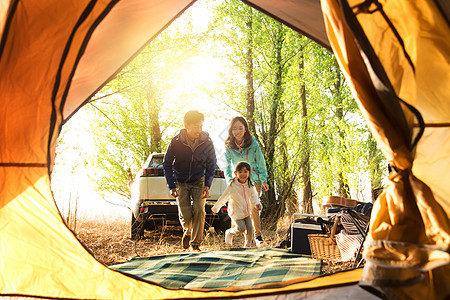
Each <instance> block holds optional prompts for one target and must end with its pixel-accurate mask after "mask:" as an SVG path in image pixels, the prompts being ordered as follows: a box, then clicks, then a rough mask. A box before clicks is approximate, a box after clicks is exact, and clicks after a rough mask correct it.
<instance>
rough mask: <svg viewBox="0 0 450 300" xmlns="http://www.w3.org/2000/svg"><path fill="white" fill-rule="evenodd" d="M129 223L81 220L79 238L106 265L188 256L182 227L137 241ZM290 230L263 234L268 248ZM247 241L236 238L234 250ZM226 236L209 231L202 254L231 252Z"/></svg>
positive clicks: (118, 219) (150, 233)
mask: <svg viewBox="0 0 450 300" xmlns="http://www.w3.org/2000/svg"><path fill="white" fill-rule="evenodd" d="M129 222H130V221H129V220H126V219H124V218H123V217H104V218H103V219H98V218H97V219H90V218H85V217H81V218H79V219H78V223H77V228H76V235H77V237H78V239H79V240H80V241H81V242H82V243H83V244H84V245H85V246H86V247H87V248H88V249H89V250H90V251H91V252H92V253H93V255H94V256H95V258H96V259H97V260H98V261H100V262H101V263H103V264H105V265H112V264H118V263H123V262H126V261H128V260H130V259H131V258H133V257H135V256H155V255H163V254H170V253H181V252H189V251H190V250H189V249H188V250H186V249H183V247H182V246H181V237H182V230H181V227H180V226H174V225H167V226H161V227H159V228H158V230H152V231H147V230H146V231H145V234H144V237H143V238H142V239H140V240H138V241H134V240H131V239H130V238H129V230H130V229H129V228H130V223H129ZM286 231H287V228H286V229H284V228H281V227H280V229H279V230H276V231H273V230H272V231H269V230H263V236H264V240H265V243H266V245H267V247H276V246H277V245H279V243H280V242H281V241H282V240H284V239H285V238H286ZM243 244H244V238H243V236H242V235H240V236H237V237H236V238H235V239H234V241H233V246H234V247H242V246H243ZM228 248H229V247H228V246H226V244H225V242H224V235H223V233H220V234H217V233H216V232H215V231H214V229H212V228H211V229H210V230H207V231H206V234H205V238H204V240H203V243H202V245H201V250H202V251H208V250H221V249H228Z"/></svg>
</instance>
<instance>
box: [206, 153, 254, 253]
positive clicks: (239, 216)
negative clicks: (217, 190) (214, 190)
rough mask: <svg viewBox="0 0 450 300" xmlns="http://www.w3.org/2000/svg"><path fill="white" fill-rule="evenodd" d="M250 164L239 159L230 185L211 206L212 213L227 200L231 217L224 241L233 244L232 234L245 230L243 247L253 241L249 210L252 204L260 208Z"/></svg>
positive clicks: (249, 245)
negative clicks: (251, 176)
mask: <svg viewBox="0 0 450 300" xmlns="http://www.w3.org/2000/svg"><path fill="white" fill-rule="evenodd" d="M250 173H251V167H250V165H249V164H248V163H247V162H245V161H241V162H239V163H238V164H237V165H236V168H235V171H234V175H235V177H234V178H233V179H232V181H231V183H230V185H229V186H228V187H227V188H226V190H225V191H224V192H223V194H222V195H221V196H220V198H219V199H218V200H217V202H216V204H214V206H213V207H212V208H211V210H212V212H213V214H216V213H217V212H218V211H219V209H220V208H221V207H222V206H224V205H225V204H226V203H227V202H228V201H229V204H228V215H229V216H230V218H231V228H230V229H227V230H226V231H225V243H226V244H227V245H229V246H231V245H232V244H233V236H234V235H235V234H237V233H244V232H245V244H244V247H245V248H250V247H251V246H252V242H253V225H252V218H251V217H250V216H251V211H252V205H253V206H254V207H256V209H257V210H258V211H260V210H261V209H262V205H261V202H260V201H259V197H258V192H257V191H256V188H255V186H254V185H253V183H252V182H251V180H250V178H249V176H250Z"/></svg>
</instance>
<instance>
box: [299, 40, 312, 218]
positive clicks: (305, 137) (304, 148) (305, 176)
mask: <svg viewBox="0 0 450 300" xmlns="http://www.w3.org/2000/svg"><path fill="white" fill-rule="evenodd" d="M303 58H304V56H303V47H301V50H300V64H299V77H300V82H302V77H303V74H304V72H303V71H304V62H303ZM300 99H301V100H302V135H301V141H300V144H301V153H302V159H301V162H300V164H301V172H302V173H301V176H302V183H303V213H306V214H312V213H314V209H313V205H312V187H311V163H310V155H311V146H310V141H309V132H308V108H307V106H306V86H305V84H304V83H302V85H301V87H300Z"/></svg>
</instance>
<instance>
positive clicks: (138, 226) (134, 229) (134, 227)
mask: <svg viewBox="0 0 450 300" xmlns="http://www.w3.org/2000/svg"><path fill="white" fill-rule="evenodd" d="M143 235H144V224H143V223H142V222H139V221H138V220H136V218H135V217H134V214H133V213H131V226H130V238H131V239H132V240H137V239H139V238H140V237H142V236H143Z"/></svg>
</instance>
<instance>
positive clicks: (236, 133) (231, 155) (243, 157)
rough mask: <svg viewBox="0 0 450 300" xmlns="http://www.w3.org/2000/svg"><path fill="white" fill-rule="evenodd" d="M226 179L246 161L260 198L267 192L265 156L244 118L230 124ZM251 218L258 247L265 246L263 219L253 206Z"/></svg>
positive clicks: (233, 120) (226, 156)
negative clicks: (250, 168)
mask: <svg viewBox="0 0 450 300" xmlns="http://www.w3.org/2000/svg"><path fill="white" fill-rule="evenodd" d="M225 161H226V166H225V178H226V180H227V182H229V181H231V179H232V176H233V167H234V166H235V165H236V164H237V163H238V162H240V161H246V162H247V163H249V164H250V166H251V167H252V173H251V175H250V179H251V181H252V182H253V183H254V185H255V187H256V190H257V191H258V194H259V196H261V191H262V190H264V191H267V190H268V189H269V185H268V184H267V169H266V162H265V160H264V155H263V153H262V151H261V148H260V147H259V144H258V142H257V141H256V138H255V137H254V136H252V134H251V133H250V129H249V128H248V123H247V120H245V118H243V117H235V118H233V119H232V120H231V122H230V127H229V128H228V137H227V139H226V141H225ZM251 218H252V221H253V226H254V230H255V244H256V247H258V248H259V247H261V246H262V245H263V244H264V241H263V238H262V235H261V219H260V216H259V211H258V210H257V209H256V207H254V206H252V213H251Z"/></svg>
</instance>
